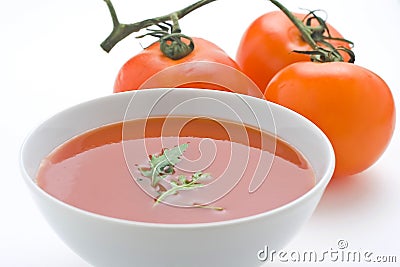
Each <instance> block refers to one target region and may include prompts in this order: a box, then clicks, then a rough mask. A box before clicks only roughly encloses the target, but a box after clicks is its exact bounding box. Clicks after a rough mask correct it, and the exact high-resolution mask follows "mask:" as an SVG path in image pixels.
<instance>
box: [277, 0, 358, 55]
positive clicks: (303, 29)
mask: <svg viewBox="0 0 400 267" xmlns="http://www.w3.org/2000/svg"><path fill="white" fill-rule="evenodd" d="M269 1H270V2H271V3H273V4H274V5H275V6H276V7H278V8H279V9H280V10H281V11H282V12H283V13H284V14H285V15H286V16H287V17H288V18H289V19H290V21H292V23H293V24H294V25H295V26H296V28H297V29H298V30H299V32H300V33H301V36H302V38H303V40H304V41H305V42H306V43H307V44H308V45H309V46H310V47H311V49H312V51H294V52H297V53H302V54H307V55H310V56H311V60H312V61H318V62H335V61H339V62H343V61H344V59H343V56H342V55H341V54H340V53H339V51H344V52H345V53H347V54H348V55H349V56H350V59H349V62H350V63H353V62H354V60H355V55H354V53H353V52H352V51H351V50H350V49H347V48H345V47H338V48H336V47H334V46H333V45H332V44H330V43H329V42H327V41H325V39H330V40H333V39H335V40H340V41H343V42H346V43H349V44H351V45H352V44H353V43H352V42H350V41H348V40H346V39H342V38H332V37H331V36H330V34H329V30H328V28H327V26H326V24H325V22H324V21H323V20H322V19H320V18H318V17H317V16H315V14H314V12H312V11H311V12H310V14H312V15H313V16H314V17H315V18H316V19H317V20H318V22H319V25H318V26H316V27H312V26H311V25H305V24H304V23H303V21H301V20H300V19H298V18H297V17H296V16H295V15H294V14H293V13H292V12H290V11H289V10H288V9H287V8H286V7H285V6H283V5H282V4H281V3H280V2H278V1H277V0H269ZM325 30H326V31H328V34H329V36H328V37H324V36H323V33H324V31H325ZM318 42H321V43H322V44H324V45H325V46H326V47H327V48H323V47H321V46H319V45H318Z"/></svg>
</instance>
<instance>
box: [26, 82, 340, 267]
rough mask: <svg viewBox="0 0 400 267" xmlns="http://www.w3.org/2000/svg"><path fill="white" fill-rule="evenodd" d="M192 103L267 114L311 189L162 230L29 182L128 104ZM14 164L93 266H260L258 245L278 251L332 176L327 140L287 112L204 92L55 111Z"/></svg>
mask: <svg viewBox="0 0 400 267" xmlns="http://www.w3.org/2000/svg"><path fill="white" fill-rule="evenodd" d="M166 93H168V96H169V97H168V101H164V102H162V103H161V104H159V105H157V107H156V109H151V107H153V105H154V101H155V100H157V99H160V97H163V96H164V95H165V94H166ZM132 96H134V97H133V98H132ZM193 98H209V99H213V100H218V101H220V102H222V103H228V104H229V105H230V106H232V107H234V106H237V105H240V103H245V104H246V106H248V107H250V108H251V110H252V113H251V114H268V112H267V113H266V111H271V112H272V113H269V114H272V115H273V116H271V117H268V116H266V117H264V118H262V119H261V120H259V122H260V125H261V128H263V129H264V130H268V131H271V132H276V134H277V135H278V136H280V137H281V138H283V139H284V140H286V141H287V142H289V143H290V144H292V145H293V146H295V147H296V148H297V149H299V150H300V151H301V152H302V153H303V154H304V155H305V157H306V158H307V159H308V160H309V161H310V163H311V165H312V167H313V169H314V171H315V173H316V178H317V183H316V185H315V187H314V188H312V189H311V190H310V191H309V192H307V193H306V194H305V195H303V196H302V197H300V198H298V199H296V200H295V201H293V202H291V203H289V204H287V205H285V206H282V207H280V208H277V209H275V210H272V211H270V212H266V213H263V214H259V215H255V216H251V217H247V218H241V219H237V220H231V221H225V222H216V223H204V224H190V225H181V224H179V225H178V224H169V225H168V224H151V223H138V222H132V221H125V220H119V219H113V218H109V217H105V216H100V215H96V214H93V213H89V212H86V211H83V210H80V209H77V208H75V207H72V206H70V205H67V204H65V203H63V202H61V201H58V200H57V199H55V198H53V197H51V196H50V195H48V194H47V193H46V192H44V191H43V190H41V189H40V188H39V187H38V186H37V185H36V184H35V182H34V179H35V173H36V171H37V169H38V166H39V163H40V161H41V160H42V158H43V157H45V156H46V155H47V154H48V153H49V152H50V151H51V150H52V149H54V148H55V147H56V146H58V145H60V144H61V143H62V142H64V141H66V140H68V139H69V138H71V137H73V136H75V135H77V134H79V133H81V132H83V131H86V130H89V129H92V128H94V127H98V126H101V125H104V124H108V123H112V122H118V121H122V120H123V119H124V116H125V113H126V111H127V110H128V113H129V112H133V114H134V112H135V110H136V108H137V106H135V109H134V110H133V111H132V109H129V108H128V109H127V107H128V104H129V103H130V102H131V100H133V101H134V102H135V103H140V105H142V107H141V108H140V109H137V110H142V111H143V110H146V108H147V109H151V111H152V112H153V113H154V114H160V115H162V114H166V113H168V112H170V108H171V107H174V106H177V105H178V104H180V103H182V102H184V101H186V100H190V99H193ZM163 103H164V104H163ZM129 107H132V103H131V105H130V106H129ZM179 112H182V114H181V115H196V114H202V113H204V107H203V106H202V105H188V106H187V107H186V108H185V107H184V108H183V109H181V110H179ZM208 112H209V114H208V115H210V116H213V117H216V118H220V119H232V114H231V113H229V112H225V113H224V112H220V111H219V108H218V105H216V106H214V107H213V108H212V109H208ZM128 113H127V114H128ZM143 114H146V112H144V113H143ZM175 115H178V114H175ZM242 118H244V121H245V122H246V123H249V124H250V125H251V124H252V123H254V122H252V121H251V116H250V117H247V115H246V114H244V115H243V117H242ZM271 120H273V121H274V123H270V122H271ZM20 164H21V169H22V175H23V177H24V179H25V181H26V184H27V185H28V188H29V189H30V191H31V193H32V196H33V198H34V200H35V201H36V203H37V205H38V207H39V209H40V210H41V212H42V213H43V215H44V216H45V218H46V219H47V221H48V222H49V224H50V225H51V227H52V228H53V229H54V230H55V232H56V233H57V234H58V235H59V236H60V238H61V239H62V240H63V241H64V242H65V243H66V244H67V245H68V246H69V247H71V248H72V250H74V251H75V252H76V253H77V254H78V255H80V256H81V257H82V258H83V259H85V260H86V261H88V262H89V263H90V264H92V265H93V266H107V267H108V266H152V267H153V266H163V267H175V266H177V267H182V266H190V267H196V266H199V267H200V266H201V267H204V266H208V267H214V266H215V267H221V266H230V267H235V266H237V267H251V266H259V265H262V263H263V262H261V261H260V260H259V259H258V257H257V253H258V252H259V251H260V250H262V249H264V248H265V246H268V248H270V249H275V250H278V249H281V248H282V247H283V246H284V245H285V244H287V243H288V242H289V240H291V239H292V238H293V237H294V235H295V234H296V233H297V232H298V231H299V229H300V228H301V226H302V225H303V224H304V223H305V222H306V221H307V220H308V219H309V217H310V216H311V214H312V213H313V211H314V209H315V207H316V205H317V204H318V202H319V200H320V198H321V196H322V194H323V192H324V190H325V188H326V186H327V184H328V182H329V180H330V178H331V175H332V172H333V168H334V154H333V150H332V147H331V145H330V143H329V141H328V139H327V138H326V137H325V135H324V134H323V133H322V132H321V131H320V130H319V129H318V128H317V127H316V126H315V125H314V124H312V123H311V122H309V121H308V120H306V119H305V118H304V117H302V116H300V115H298V114H296V113H294V112H292V111H290V110H288V109H285V108H283V107H280V106H278V105H274V104H269V105H267V102H266V101H265V100H261V99H257V98H253V97H249V96H244V95H236V94H233V93H225V92H219V91H209V90H203V89H200V90H194V89H193V90H192V89H190V90H189V89H172V90H171V89H151V90H141V91H136V92H128V93H120V94H114V95H110V96H106V97H103V98H99V99H95V100H92V101H89V102H86V103H82V104H80V105H77V106H74V107H72V108H69V109H67V110H65V111H63V112H61V113H59V114H56V115H55V116H53V117H51V118H50V119H48V120H47V121H45V122H44V123H42V124H41V125H40V126H39V127H37V128H36V129H35V130H33V131H32V133H31V134H30V135H29V136H28V138H27V139H26V141H25V142H24V144H23V147H22V149H21V154H20Z"/></svg>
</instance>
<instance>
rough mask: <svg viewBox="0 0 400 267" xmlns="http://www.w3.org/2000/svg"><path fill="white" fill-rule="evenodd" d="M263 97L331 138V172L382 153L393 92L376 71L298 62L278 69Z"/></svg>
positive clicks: (354, 167) (347, 171)
mask: <svg viewBox="0 0 400 267" xmlns="http://www.w3.org/2000/svg"><path fill="white" fill-rule="evenodd" d="M265 97H266V99H267V100H270V101H272V102H275V103H278V104H280V105H283V106H285V107H287V108H289V109H292V110H294V111H297V112H298V113H300V114H302V115H303V116H305V117H307V118H308V119H310V120H311V121H312V122H314V123H315V124H316V125H317V126H318V127H319V128H320V129H321V130H322V131H323V132H324V133H325V134H326V135H327V137H328V138H329V140H330V141H331V143H332V145H333V148H334V151H335V156H336V168H335V173H334V176H348V175H352V174H356V173H359V172H361V171H363V170H365V169H367V168H368V167H370V166H371V165H372V164H373V163H374V162H375V161H376V160H377V159H378V158H379V157H380V155H381V154H382V153H383V152H384V150H385V149H386V146H387V145H388V144H389V141H390V139H391V137H392V134H393V130H394V126H395V106H394V101H393V96H392V94H391V91H390V89H389V87H388V86H387V85H386V83H385V82H384V81H383V80H382V79H381V78H380V77H379V76H378V75H376V74H375V73H373V72H371V71H369V70H367V69H365V68H362V67H360V66H357V65H353V64H350V63H344V62H332V63H314V62H298V63H294V64H292V65H289V66H288V67H286V68H284V69H282V70H281V71H279V72H278V73H277V74H276V76H274V78H273V79H272V80H271V82H270V83H269V85H268V86H267V89H266V91H265Z"/></svg>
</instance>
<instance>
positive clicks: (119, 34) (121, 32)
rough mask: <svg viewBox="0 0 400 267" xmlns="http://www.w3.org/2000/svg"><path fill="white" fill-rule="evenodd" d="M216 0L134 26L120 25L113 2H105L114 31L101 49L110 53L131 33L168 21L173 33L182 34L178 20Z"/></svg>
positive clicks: (198, 3) (202, 1)
mask: <svg viewBox="0 0 400 267" xmlns="http://www.w3.org/2000/svg"><path fill="white" fill-rule="evenodd" d="M214 1H216V0H200V1H198V2H196V3H194V4H191V5H189V6H187V7H185V8H183V9H181V10H178V11H175V12H172V13H170V14H167V15H164V16H160V17H155V18H152V19H146V20H143V21H140V22H136V23H132V24H123V23H120V22H119V20H118V17H117V13H116V12H115V9H114V6H113V4H112V3H111V0H104V2H106V4H107V7H108V9H109V11H110V15H111V18H112V22H113V30H112V32H111V33H110V35H109V36H108V37H107V38H106V39H105V40H104V41H103V42H102V43H101V45H100V46H101V48H103V50H104V51H106V52H110V51H111V49H112V48H113V47H114V46H115V45H116V44H117V43H118V42H119V41H121V40H123V39H124V38H125V37H127V36H128V35H130V34H131V33H134V32H138V31H140V30H141V29H145V28H147V27H150V26H153V25H157V24H160V23H165V22H167V21H171V20H172V21H173V27H172V28H173V31H178V32H180V28H179V24H177V20H178V19H181V18H183V17H184V16H186V15H187V14H189V13H190V12H192V11H194V10H196V9H198V8H200V7H202V6H204V5H207V4H209V3H211V2H214ZM175 33H176V32H175Z"/></svg>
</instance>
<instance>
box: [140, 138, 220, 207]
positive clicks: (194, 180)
mask: <svg viewBox="0 0 400 267" xmlns="http://www.w3.org/2000/svg"><path fill="white" fill-rule="evenodd" d="M187 148H188V144H187V143H184V144H181V145H179V146H175V147H173V148H171V149H163V150H162V152H161V154H158V155H151V156H150V157H149V158H150V161H149V164H150V166H149V167H139V171H140V173H141V174H142V175H143V176H145V177H148V178H150V179H151V186H152V187H154V188H158V189H157V192H158V193H159V196H158V197H157V199H156V202H155V205H156V204H158V203H160V202H162V201H163V200H164V199H165V198H166V197H168V196H171V195H175V194H177V193H178V192H179V191H184V190H192V189H195V188H199V187H202V186H204V184H203V183H202V181H204V180H205V179H207V178H209V177H210V174H209V173H203V172H201V171H198V172H196V173H194V174H192V176H190V177H189V178H188V177H187V176H185V175H178V177H176V178H175V179H174V178H172V179H170V180H169V181H168V183H169V184H170V186H171V187H170V188H169V189H166V188H165V187H164V186H161V184H159V183H160V182H161V181H162V180H164V179H165V178H167V177H168V176H171V175H173V174H175V165H176V164H177V163H179V162H180V161H181V156H182V155H183V152H185V150H186V149H187ZM164 181H166V180H164ZM193 207H199V208H210V209H214V210H220V211H221V210H223V208H220V207H212V206H207V205H199V204H193Z"/></svg>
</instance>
